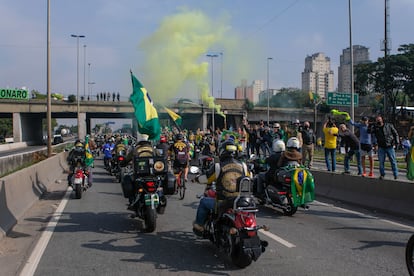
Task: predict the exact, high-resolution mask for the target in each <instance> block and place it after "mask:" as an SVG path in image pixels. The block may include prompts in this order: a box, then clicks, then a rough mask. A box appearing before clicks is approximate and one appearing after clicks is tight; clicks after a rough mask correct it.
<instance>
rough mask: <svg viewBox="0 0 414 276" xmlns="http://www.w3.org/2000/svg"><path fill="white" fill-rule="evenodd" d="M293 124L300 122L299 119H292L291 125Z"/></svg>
mask: <svg viewBox="0 0 414 276" xmlns="http://www.w3.org/2000/svg"><path fill="white" fill-rule="evenodd" d="M295 124H300V121H299V120H298V119H296V120H293V121H292V125H295Z"/></svg>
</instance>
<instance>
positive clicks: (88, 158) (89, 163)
mask: <svg viewBox="0 0 414 276" xmlns="http://www.w3.org/2000/svg"><path fill="white" fill-rule="evenodd" d="M93 162H94V159H93V155H92V152H91V149H90V148H89V136H88V135H87V136H86V137H85V165H86V167H93Z"/></svg>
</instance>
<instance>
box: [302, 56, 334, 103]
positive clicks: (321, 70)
mask: <svg viewBox="0 0 414 276" xmlns="http://www.w3.org/2000/svg"><path fill="white" fill-rule="evenodd" d="M302 90H303V91H305V92H313V93H316V94H318V95H319V97H321V98H322V97H327V93H328V92H329V91H333V90H334V73H333V71H332V70H331V59H330V58H329V57H325V55H324V54H323V53H316V54H313V55H312V56H307V57H306V58H305V70H304V71H303V72H302Z"/></svg>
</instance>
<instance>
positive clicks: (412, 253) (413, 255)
mask: <svg viewBox="0 0 414 276" xmlns="http://www.w3.org/2000/svg"><path fill="white" fill-rule="evenodd" d="M405 262H406V264H407V269H408V273H409V274H410V276H414V234H413V235H411V237H410V239H409V240H408V242H407V245H406V247H405Z"/></svg>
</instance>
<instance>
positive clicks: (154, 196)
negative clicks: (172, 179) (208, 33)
mask: <svg viewBox="0 0 414 276" xmlns="http://www.w3.org/2000/svg"><path fill="white" fill-rule="evenodd" d="M152 199H153V201H154V205H155V206H157V205H158V203H159V202H160V200H159V198H158V195H157V194H153V195H152ZM145 205H147V206H150V205H151V195H149V194H146V195H145Z"/></svg>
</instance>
